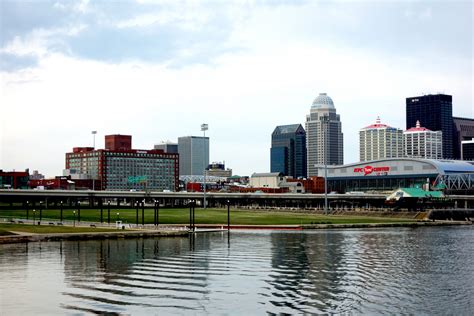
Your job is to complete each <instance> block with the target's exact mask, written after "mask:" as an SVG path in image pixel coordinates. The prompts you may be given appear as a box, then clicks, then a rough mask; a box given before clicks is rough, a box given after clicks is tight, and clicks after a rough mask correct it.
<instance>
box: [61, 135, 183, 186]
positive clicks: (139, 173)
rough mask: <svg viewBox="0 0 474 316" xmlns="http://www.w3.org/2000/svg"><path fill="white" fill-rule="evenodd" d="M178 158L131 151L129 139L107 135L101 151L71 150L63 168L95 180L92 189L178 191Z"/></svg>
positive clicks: (161, 152) (173, 154)
mask: <svg viewBox="0 0 474 316" xmlns="http://www.w3.org/2000/svg"><path fill="white" fill-rule="evenodd" d="M178 157H179V155H178V154H176V153H165V152H163V150H154V149H152V150H137V149H132V136H129V135H107V136H105V149H98V150H94V148H92V147H75V148H73V151H72V152H70V153H66V169H70V170H74V171H75V172H76V173H78V174H87V175H88V177H89V178H90V179H93V180H99V181H100V182H99V184H98V185H96V186H95V188H96V190H100V189H102V190H158V191H163V190H170V191H177V190H178V180H179V158H178Z"/></svg>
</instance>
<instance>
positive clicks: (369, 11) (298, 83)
mask: <svg viewBox="0 0 474 316" xmlns="http://www.w3.org/2000/svg"><path fill="white" fill-rule="evenodd" d="M473 16H474V8H473V3H472V2H471V1H436V0H433V1H421V0H420V1H408V0H406V1H405V0H400V1H339V0H338V1H316V0H314V1H304V0H301V1H299V0H294V1H284V0H274V1H258V0H255V1H251V0H240V1H237V0H236V1H218V0H213V1H180V0H162V1H151V0H123V1H93V0H90V1H87V0H77V1H73V0H70V1H57V0H52V1H49V0H36V1H34V0H29V1H22V0H15V1H11V0H0V110H1V112H0V113H1V115H0V124H1V126H0V169H3V170H24V169H26V168H29V169H30V172H31V171H32V170H39V172H40V173H43V174H45V175H46V176H48V177H54V176H57V175H62V170H63V169H64V168H65V153H66V152H70V151H72V148H73V147H80V146H92V144H93V135H92V134H91V131H97V135H96V147H97V148H103V147H104V136H105V135H109V134H128V135H133V139H132V142H133V147H134V148H136V149H151V148H153V145H154V144H158V143H160V142H161V141H167V140H169V141H173V142H176V141H177V138H178V137H180V136H189V135H202V132H201V131H200V125H201V124H202V123H207V124H209V130H208V132H207V134H206V136H209V137H210V159H211V161H225V163H226V167H228V168H232V169H233V172H234V174H238V175H251V174H252V173H253V172H268V171H269V170H270V146H271V133H272V132H273V130H274V128H275V127H276V126H277V125H285V124H296V123H301V124H303V126H304V122H305V120H306V115H307V114H309V111H310V108H311V104H312V102H313V100H314V99H315V98H316V97H317V96H318V95H319V93H323V92H325V93H327V94H328V95H329V96H330V97H331V98H332V99H333V101H334V104H335V107H336V109H337V113H338V114H340V115H341V121H342V130H343V133H344V162H345V163H351V162H356V161H358V157H359V148H358V131H359V129H361V128H362V127H364V126H367V125H369V124H371V123H373V122H374V121H375V119H376V118H377V116H380V117H381V120H382V122H384V123H387V124H389V125H391V126H394V127H399V128H403V129H405V127H406V126H405V98H406V97H410V96H418V95H423V94H429V93H439V92H441V93H446V94H450V95H452V96H453V114H454V115H455V116H461V117H471V118H472V117H474V105H473V96H474V95H473V94H474V92H473V91H474V87H473ZM422 123H423V122H422ZM422 125H423V124H422Z"/></svg>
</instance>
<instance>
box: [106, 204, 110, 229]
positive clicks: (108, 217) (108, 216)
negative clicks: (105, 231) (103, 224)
mask: <svg viewBox="0 0 474 316" xmlns="http://www.w3.org/2000/svg"><path fill="white" fill-rule="evenodd" d="M107 222H108V223H109V226H110V200H109V201H108V202H107Z"/></svg>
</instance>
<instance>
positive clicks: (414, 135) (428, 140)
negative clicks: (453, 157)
mask: <svg viewBox="0 0 474 316" xmlns="http://www.w3.org/2000/svg"><path fill="white" fill-rule="evenodd" d="M403 135H404V142H405V144H404V147H405V157H410V158H426V159H441V158H442V155H443V132H442V131H436V132H435V131H432V130H429V129H427V128H425V127H421V125H420V121H416V127H412V128H410V129H408V130H406V131H405V132H404V133H403Z"/></svg>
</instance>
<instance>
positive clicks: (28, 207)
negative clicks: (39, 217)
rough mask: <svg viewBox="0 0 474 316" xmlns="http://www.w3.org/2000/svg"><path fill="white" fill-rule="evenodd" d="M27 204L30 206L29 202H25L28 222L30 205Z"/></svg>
mask: <svg viewBox="0 0 474 316" xmlns="http://www.w3.org/2000/svg"><path fill="white" fill-rule="evenodd" d="M29 204H30V202H28V201H26V220H28V219H29V217H30V214H29V213H30V205H29Z"/></svg>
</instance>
